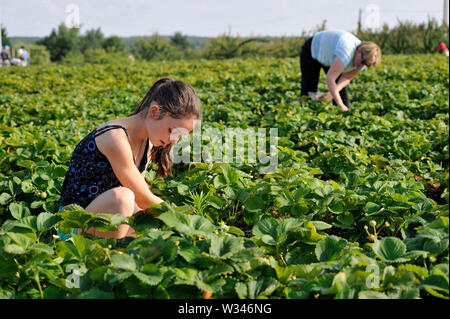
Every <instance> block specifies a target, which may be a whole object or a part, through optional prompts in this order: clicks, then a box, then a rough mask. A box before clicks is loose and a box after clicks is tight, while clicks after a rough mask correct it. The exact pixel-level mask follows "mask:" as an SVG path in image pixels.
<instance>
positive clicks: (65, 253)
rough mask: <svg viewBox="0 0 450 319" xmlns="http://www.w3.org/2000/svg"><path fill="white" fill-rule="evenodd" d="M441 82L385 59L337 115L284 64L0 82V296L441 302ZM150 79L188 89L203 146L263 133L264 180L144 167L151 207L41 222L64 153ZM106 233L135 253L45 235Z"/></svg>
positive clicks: (134, 100) (184, 167)
mask: <svg viewBox="0 0 450 319" xmlns="http://www.w3.org/2000/svg"><path fill="white" fill-rule="evenodd" d="M448 68H449V64H448V58H447V57H444V56H440V55H409V56H404V55H397V56H386V57H385V58H384V61H383V63H382V65H381V66H380V67H378V68H377V69H373V70H372V69H370V70H367V71H365V72H363V73H361V74H360V75H358V76H357V77H356V78H355V79H354V80H353V81H352V83H351V84H350V98H351V100H352V107H351V109H350V111H349V112H348V113H342V112H341V111H339V108H338V107H335V106H333V105H332V104H331V103H326V102H321V101H313V100H310V99H308V98H304V99H301V98H300V97H299V93H300V71H299V64H298V59H275V58H258V59H247V60H245V59H230V60H224V61H172V62H167V63H164V62H154V63H144V62H135V63H133V64H129V65H120V64H95V65H94V64H93V65H83V66H77V67H70V66H67V65H57V64H53V65H51V66H45V67H44V66H42V67H40V66H30V67H27V68H13V67H11V68H1V69H0V105H1V110H0V133H1V134H0V225H1V228H0V298H232V299H238V298H269V299H285V298H317V299H321V298H339V299H344V298H345V299H347V298H394V299H400V298H407V299H410V298H433V299H434V298H444V299H448V296H449V248H448V246H449V218H448V199H449V195H448V186H449V181H448V175H449V173H448V172H449V170H448V163H449V149H448V141H449V122H448V120H449V111H448V110H449V70H448ZM164 76H169V77H171V78H174V79H182V80H184V81H185V82H187V83H189V84H191V85H192V86H193V87H194V88H195V89H196V91H197V93H198V95H199V97H200V100H201V103H202V107H203V122H202V130H205V129H208V128H210V129H218V130H219V131H224V130H225V129H226V128H237V127H239V128H242V129H247V128H255V129H257V128H267V129H269V128H277V129H278V139H277V147H278V153H277V156H278V165H277V170H276V172H271V173H267V174H260V168H261V167H262V166H263V164H261V163H249V162H248V161H244V162H243V163H238V162H237V161H233V162H232V163H220V162H212V163H206V162H200V163H181V164H175V165H174V176H173V177H170V178H167V179H164V180H163V179H161V178H157V177H155V167H151V168H149V170H148V172H147V173H146V180H147V182H148V183H149V185H151V187H152V188H153V189H154V191H155V193H157V194H159V196H161V197H162V198H163V199H164V200H165V201H166V202H165V204H164V205H163V206H161V207H154V208H152V209H149V210H148V211H147V213H142V214H139V215H136V216H133V217H130V218H124V217H121V216H120V215H93V214H91V213H88V212H85V211H84V210H83V209H81V208H80V207H78V206H66V207H65V208H64V209H63V211H62V212H61V213H57V211H58V208H59V205H58V203H57V202H56V201H57V200H58V199H59V196H60V190H61V186H62V182H63V180H64V176H65V174H66V170H67V166H68V164H69V160H70V157H71V154H72V151H73V150H74V148H75V146H76V145H77V143H78V142H79V141H80V140H81V139H82V138H83V137H84V136H85V135H86V134H87V133H89V132H90V131H91V130H93V129H94V128H95V127H96V126H98V125H99V124H101V123H103V122H105V121H108V120H111V119H113V118H118V117H123V116H127V115H129V114H131V112H132V111H133V110H134V107H135V106H136V105H137V104H138V103H139V101H140V100H141V98H142V97H143V96H144V95H145V93H146V92H147V90H148V88H149V86H150V85H151V84H152V83H153V82H154V81H155V80H157V79H159V78H161V77H164ZM322 76H323V75H322ZM319 89H321V90H322V91H325V90H326V84H325V81H324V79H323V78H322V82H321V83H320V86H319ZM202 143H203V144H207V143H209V141H206V140H205V141H203V142H202ZM154 215H158V216H157V217H154ZM121 223H127V224H129V225H131V226H132V227H133V228H134V229H135V231H136V235H137V238H132V237H126V238H123V239H119V240H116V239H105V238H98V237H93V236H91V235H89V234H85V233H83V234H81V235H74V236H73V238H72V239H70V240H68V241H61V240H59V239H58V238H57V236H56V234H57V233H56V229H57V228H58V227H59V228H61V230H63V231H66V232H69V231H70V230H71V229H73V228H74V227H78V228H86V227H97V228H98V229H99V230H104V231H107V230H114V229H116V225H119V224H121Z"/></svg>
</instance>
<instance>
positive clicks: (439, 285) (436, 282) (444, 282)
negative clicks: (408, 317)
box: [420, 275, 449, 294]
mask: <svg viewBox="0 0 450 319" xmlns="http://www.w3.org/2000/svg"><path fill="white" fill-rule="evenodd" d="M420 287H421V288H429V289H433V290H438V291H443V292H445V293H447V294H448V290H449V289H448V287H449V284H448V278H445V276H441V275H431V276H428V277H427V278H425V280H422V282H421V283H420Z"/></svg>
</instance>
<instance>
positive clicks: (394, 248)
mask: <svg viewBox="0 0 450 319" xmlns="http://www.w3.org/2000/svg"><path fill="white" fill-rule="evenodd" d="M372 250H373V251H374V252H375V255H377V257H378V258H380V259H381V260H383V261H392V262H396V261H403V259H400V258H401V257H403V256H404V255H405V253H406V245H405V244H404V243H403V242H402V241H401V240H400V239H398V238H397V237H385V238H383V239H381V240H376V241H375V243H374V244H373V246H372Z"/></svg>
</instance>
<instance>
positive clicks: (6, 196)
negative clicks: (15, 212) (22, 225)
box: [0, 193, 12, 206]
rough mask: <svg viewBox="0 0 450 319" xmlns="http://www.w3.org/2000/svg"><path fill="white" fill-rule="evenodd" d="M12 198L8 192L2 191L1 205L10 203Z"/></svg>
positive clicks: (0, 196)
mask: <svg viewBox="0 0 450 319" xmlns="http://www.w3.org/2000/svg"><path fill="white" fill-rule="evenodd" d="M11 199H12V196H11V195H10V194H8V193H2V194H1V195H0V205H2V206H3V205H6V204H8V203H9V202H10V201H11Z"/></svg>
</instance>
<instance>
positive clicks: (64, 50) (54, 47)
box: [36, 23, 82, 61]
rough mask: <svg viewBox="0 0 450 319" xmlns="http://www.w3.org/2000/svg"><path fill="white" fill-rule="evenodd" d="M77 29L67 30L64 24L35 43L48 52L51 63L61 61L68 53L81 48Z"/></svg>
mask: <svg viewBox="0 0 450 319" xmlns="http://www.w3.org/2000/svg"><path fill="white" fill-rule="evenodd" d="M78 32H79V29H78V28H70V29H69V28H67V27H66V25H65V24H64V23H61V24H60V25H59V26H58V29H57V30H55V29H52V32H51V33H50V35H49V36H46V37H44V38H43V39H41V40H39V41H38V42H36V44H38V45H43V46H45V47H46V48H47V50H48V51H49V52H50V59H51V60H52V61H61V60H62V59H63V58H64V57H65V56H66V55H67V54H68V53H69V52H71V51H73V52H77V51H80V50H81V48H82V43H81V40H80V37H79V35H78Z"/></svg>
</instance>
